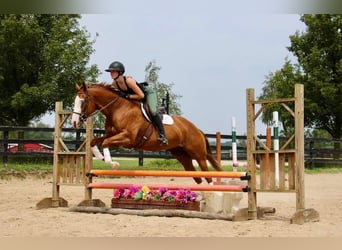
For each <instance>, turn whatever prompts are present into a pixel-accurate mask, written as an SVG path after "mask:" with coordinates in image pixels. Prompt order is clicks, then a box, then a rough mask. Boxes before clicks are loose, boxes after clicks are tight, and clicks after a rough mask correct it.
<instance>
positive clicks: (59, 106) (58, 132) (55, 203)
mask: <svg viewBox="0 0 342 250" xmlns="http://www.w3.org/2000/svg"><path fill="white" fill-rule="evenodd" d="M62 110H63V102H56V107H55V131H54V135H53V136H54V146H53V149H54V153H53V180H52V204H51V206H52V207H59V198H60V197H59V191H60V186H59V179H60V178H59V177H60V172H59V155H58V153H59V152H60V143H59V138H61V136H62V129H61V120H62V119H61V116H60V112H61V111H62Z"/></svg>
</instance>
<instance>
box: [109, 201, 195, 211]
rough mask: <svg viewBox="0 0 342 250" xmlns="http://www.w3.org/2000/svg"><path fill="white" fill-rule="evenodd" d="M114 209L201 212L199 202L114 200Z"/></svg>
mask: <svg viewBox="0 0 342 250" xmlns="http://www.w3.org/2000/svg"><path fill="white" fill-rule="evenodd" d="M111 207H112V208H125V209H183V210H193V211H200V202H199V201H188V202H187V203H184V202H181V201H163V200H134V199H115V198H112V206H111Z"/></svg>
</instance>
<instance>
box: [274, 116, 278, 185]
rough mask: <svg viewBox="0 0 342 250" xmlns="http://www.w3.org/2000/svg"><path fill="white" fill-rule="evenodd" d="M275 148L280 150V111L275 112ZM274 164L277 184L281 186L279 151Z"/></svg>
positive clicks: (275, 155)
mask: <svg viewBox="0 0 342 250" xmlns="http://www.w3.org/2000/svg"><path fill="white" fill-rule="evenodd" d="M273 136H274V138H273V149H274V150H275V151H278V150H279V120H278V111H274V112H273ZM274 165H275V185H276V187H277V188H279V153H278V152H276V153H275V154H274Z"/></svg>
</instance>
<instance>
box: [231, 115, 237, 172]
mask: <svg viewBox="0 0 342 250" xmlns="http://www.w3.org/2000/svg"><path fill="white" fill-rule="evenodd" d="M232 153H233V157H232V159H233V171H235V172H236V171H237V165H236V163H237V145H236V120H235V117H232Z"/></svg>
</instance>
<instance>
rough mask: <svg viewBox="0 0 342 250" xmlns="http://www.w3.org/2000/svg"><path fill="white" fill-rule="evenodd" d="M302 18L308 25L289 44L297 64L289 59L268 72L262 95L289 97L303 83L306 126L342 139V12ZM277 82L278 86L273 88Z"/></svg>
mask: <svg viewBox="0 0 342 250" xmlns="http://www.w3.org/2000/svg"><path fill="white" fill-rule="evenodd" d="M300 19H301V21H303V22H304V23H305V24H306V26H307V28H306V30H305V31H304V32H298V31H297V32H296V33H295V35H292V36H290V40H291V46H289V47H288V50H289V51H290V52H292V53H293V54H294V55H295V56H296V57H297V61H298V63H297V64H295V65H291V63H290V62H287V63H285V65H284V67H283V69H282V70H280V71H277V72H276V73H275V74H272V75H269V77H268V79H267V80H266V86H265V87H264V88H263V92H264V93H263V94H262V95H261V96H260V97H261V98H266V97H270V93H272V92H273V94H274V95H275V97H276V98H282V97H287V94H288V93H291V91H292V93H293V85H294V84H295V83H303V84H304V88H305V125H306V126H308V127H310V128H315V129H322V130H325V131H327V132H328V133H329V134H330V135H331V136H332V137H333V138H341V136H342V102H341V100H342V15H328V14H324V15H321V14H320V15H302V16H301V18H300ZM289 67H292V69H290V68H289ZM291 71H292V72H291ZM284 72H285V73H286V74H284ZM287 76H290V81H289V79H288V78H286V77H287ZM274 84H275V85H276V86H277V88H276V89H272V86H273V85H274ZM275 91H277V93H275Z"/></svg>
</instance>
